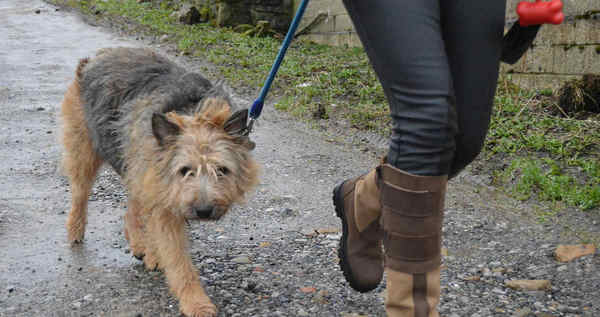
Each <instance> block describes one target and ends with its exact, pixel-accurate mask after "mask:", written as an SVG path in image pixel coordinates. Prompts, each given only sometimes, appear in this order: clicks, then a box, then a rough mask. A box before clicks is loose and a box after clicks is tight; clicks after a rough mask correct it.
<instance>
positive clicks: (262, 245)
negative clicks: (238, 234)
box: [258, 242, 271, 248]
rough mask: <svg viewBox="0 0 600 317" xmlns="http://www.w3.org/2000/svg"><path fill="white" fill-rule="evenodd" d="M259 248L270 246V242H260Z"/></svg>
mask: <svg viewBox="0 0 600 317" xmlns="http://www.w3.org/2000/svg"><path fill="white" fill-rule="evenodd" d="M258 246H259V247H261V248H266V247H270V246H271V242H261V243H260V244H259V245H258Z"/></svg>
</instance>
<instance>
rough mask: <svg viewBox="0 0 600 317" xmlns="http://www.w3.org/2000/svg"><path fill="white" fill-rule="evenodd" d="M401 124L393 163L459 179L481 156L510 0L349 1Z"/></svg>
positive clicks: (391, 157) (411, 170)
mask: <svg viewBox="0 0 600 317" xmlns="http://www.w3.org/2000/svg"><path fill="white" fill-rule="evenodd" d="M344 4H345V6H346V8H347V10H348V12H349V14H350V17H351V18H352V21H353V22H354V26H355V28H356V31H357V33H358V35H359V37H360V39H361V41H362V43H363V45H364V47H365V49H366V52H367V55H368V56H369V59H370V60H371V63H372V64H373V67H374V69H375V72H376V73H377V76H378V77H379V80H380V81H381V83H382V86H383V89H384V91H385V94H386V97H387V99H388V102H389V104H390V112H391V116H392V119H393V129H392V137H391V142H390V151H389V153H388V157H387V161H388V163H390V164H392V165H394V166H395V167H397V168H400V169H402V170H404V171H406V172H408V173H411V174H416V175H450V177H453V176H455V175H456V174H458V173H459V172H460V171H461V170H462V169H463V168H465V167H466V166H467V165H468V164H469V163H471V162H472V161H473V160H474V159H475V157H476V156H477V155H478V154H479V152H480V151H481V148H482V146H483V141H484V139H485V136H486V133H487V130H488V126H489V121H490V115H491V110H492V104H493V98H494V93H495V89H496V83H497V80H498V67H499V60H500V53H501V45H502V34H503V30H504V13H505V6H506V1H505V0H368V1H367V0H344Z"/></svg>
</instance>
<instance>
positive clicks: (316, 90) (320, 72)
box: [57, 0, 600, 210]
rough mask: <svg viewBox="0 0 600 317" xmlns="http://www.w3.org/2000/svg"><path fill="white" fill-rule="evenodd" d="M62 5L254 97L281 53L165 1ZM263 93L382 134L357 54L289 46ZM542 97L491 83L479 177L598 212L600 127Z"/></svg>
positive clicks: (383, 125)
mask: <svg viewBox="0 0 600 317" xmlns="http://www.w3.org/2000/svg"><path fill="white" fill-rule="evenodd" d="M57 1H59V0H57ZM64 1H65V0H62V2H64ZM66 2H67V3H68V4H69V5H71V6H74V7H77V8H79V9H80V10H82V11H84V12H87V13H90V14H96V15H101V16H106V17H125V18H128V19H131V20H134V21H135V22H137V23H139V24H140V25H142V26H144V28H145V30H146V31H147V32H150V33H153V34H155V35H164V34H166V35H168V37H169V38H170V40H172V41H173V42H174V43H177V45H178V48H179V49H180V50H181V51H182V52H184V53H185V54H191V55H194V56H199V57H202V58H203V59H204V60H206V61H207V62H210V63H211V64H213V65H215V67H216V69H217V71H218V73H219V75H220V76H222V77H223V78H225V79H227V80H228V81H229V82H231V83H232V84H234V85H238V86H244V87H249V88H252V89H256V91H257V92H258V89H259V87H260V86H261V85H262V82H263V81H264V79H265V77H266V75H267V74H268V72H269V69H270V67H271V64H272V62H273V60H274V59H275V56H276V54H277V50H278V48H279V46H280V44H281V42H280V40H278V39H275V38H270V37H250V36H246V35H243V34H240V33H236V32H233V31H232V30H231V29H228V28H215V27H212V26H210V25H208V24H202V25H194V26H184V25H180V24H178V23H177V22H176V21H175V18H174V17H172V16H171V13H172V12H173V10H172V8H169V7H168V5H166V4H164V3H166V2H164V3H163V4H161V5H160V6H153V5H152V4H151V3H150V2H145V3H137V2H136V1H135V0H120V1H119V0H105V1H92V0H90V1H74V0H66ZM273 89H274V92H272V93H275V94H278V95H280V96H281V100H280V101H279V102H278V104H277V105H276V106H275V107H276V109H279V110H281V111H287V112H289V113H291V114H292V115H294V116H296V117H298V118H302V119H305V120H314V119H315V118H318V119H329V120H345V121H346V122H350V124H351V125H352V127H354V128H357V129H362V130H370V131H373V132H376V133H379V134H382V135H389V133H390V131H389V126H390V118H389V112H388V109H387V104H386V101H385V96H384V94H383V90H382V88H381V85H380V84H379V83H378V81H377V78H376V76H375V74H374V72H373V70H372V68H371V67H370V64H369V62H368V59H367V57H366V55H365V54H364V52H363V50H362V49H361V48H346V47H329V46H324V45H318V44H314V43H309V42H305V41H295V42H293V44H292V47H291V48H290V49H289V50H288V53H287V55H286V59H285V62H284V63H283V65H282V66H281V69H280V71H279V73H278V75H277V80H276V81H275V82H274V86H273ZM551 95H552V91H550V90H543V91H539V92H535V91H528V90H524V89H520V88H518V87H515V86H513V85H511V84H509V81H508V80H507V79H501V80H500V84H499V85H498V89H497V95H496V99H495V110H494V113H493V115H492V121H491V123H490V131H489V134H488V138H487V141H486V144H485V148H484V150H483V153H482V155H481V157H480V159H479V162H480V163H481V164H484V165H485V166H487V169H488V170H490V171H491V170H495V171H494V172H489V173H491V174H493V176H494V180H495V181H496V183H497V184H498V185H500V186H503V187H504V188H507V190H508V191H509V192H511V193H513V194H514V196H515V197H517V198H520V199H524V200H525V199H532V198H536V199H540V200H544V201H549V202H553V203H556V202H560V203H563V204H565V205H568V206H574V207H577V208H580V209H582V210H588V209H595V208H598V207H600V185H599V184H600V164H599V163H598V157H599V156H600V147H599V146H600V131H599V130H600V121H599V120H598V118H596V119H595V120H591V119H590V120H575V119H571V118H559V117H556V116H553V115H551V114H550V112H549V111H548V109H549V108H553V107H557V105H556V104H554V103H553V102H551V101H549V100H550V99H549V98H540V97H548V96H551ZM315 114H318V115H315Z"/></svg>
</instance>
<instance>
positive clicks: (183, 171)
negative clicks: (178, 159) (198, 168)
mask: <svg viewBox="0 0 600 317" xmlns="http://www.w3.org/2000/svg"><path fill="white" fill-rule="evenodd" d="M188 173H190V176H194V172H192V168H191V167H188V166H184V167H182V168H181V169H180V170H179V174H181V176H186V175H187V174H188Z"/></svg>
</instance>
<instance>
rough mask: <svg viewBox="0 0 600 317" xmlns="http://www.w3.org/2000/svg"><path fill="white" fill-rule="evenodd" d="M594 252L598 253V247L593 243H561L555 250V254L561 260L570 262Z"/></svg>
mask: <svg viewBox="0 0 600 317" xmlns="http://www.w3.org/2000/svg"><path fill="white" fill-rule="evenodd" d="M594 253H596V247H595V246H594V245H593V244H579V245H559V246H558V247H557V248H556V251H555V252H554V256H555V257H556V260H558V261H559V262H570V261H573V260H574V259H577V258H580V257H582V256H586V255H591V254H594Z"/></svg>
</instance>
